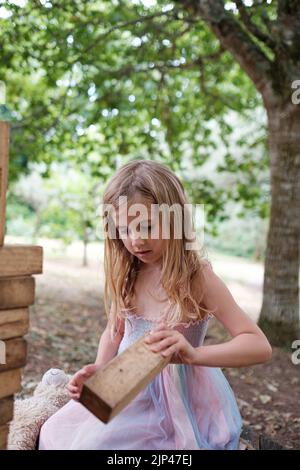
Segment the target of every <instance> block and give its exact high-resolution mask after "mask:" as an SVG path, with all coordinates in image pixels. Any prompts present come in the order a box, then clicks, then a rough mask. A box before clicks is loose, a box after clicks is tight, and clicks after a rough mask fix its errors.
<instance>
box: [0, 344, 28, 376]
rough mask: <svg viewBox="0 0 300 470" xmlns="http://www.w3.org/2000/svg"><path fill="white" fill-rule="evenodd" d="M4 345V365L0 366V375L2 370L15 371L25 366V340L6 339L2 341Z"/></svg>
mask: <svg viewBox="0 0 300 470" xmlns="http://www.w3.org/2000/svg"><path fill="white" fill-rule="evenodd" d="M4 343H5V350H6V351H5V352H6V357H5V359H6V363H5V364H1V365H0V373H1V372H2V371H4V370H10V369H16V368H20V367H23V366H25V364H26V358H27V343H26V341H25V339H23V338H15V339H8V340H6V341H4ZM0 380H1V375H0Z"/></svg>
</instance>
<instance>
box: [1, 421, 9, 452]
mask: <svg viewBox="0 0 300 470" xmlns="http://www.w3.org/2000/svg"><path fill="white" fill-rule="evenodd" d="M8 431H9V425H8V424H3V425H2V426H0V450H5V449H6V446H7V436H8Z"/></svg>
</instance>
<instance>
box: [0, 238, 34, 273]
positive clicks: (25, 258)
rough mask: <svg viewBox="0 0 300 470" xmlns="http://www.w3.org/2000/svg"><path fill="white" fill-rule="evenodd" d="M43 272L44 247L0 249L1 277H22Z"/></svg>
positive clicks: (12, 246)
mask: <svg viewBox="0 0 300 470" xmlns="http://www.w3.org/2000/svg"><path fill="white" fill-rule="evenodd" d="M42 272H43V247H42V246H33V245H28V246H27V245H5V246H2V247H0V277H12V276H18V277H20V276H25V275H30V274H40V273H42Z"/></svg>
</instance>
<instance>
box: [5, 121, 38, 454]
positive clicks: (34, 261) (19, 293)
mask: <svg viewBox="0 0 300 470" xmlns="http://www.w3.org/2000/svg"><path fill="white" fill-rule="evenodd" d="M8 148H9V124H8V123H7V122H5V121H0V449H2V450H3V449H6V445H7V436H8V430H9V422H10V421H11V420H12V418H13V406H14V393H16V392H18V391H19V390H20V388H21V368H22V367H24V366H25V364H26V356H27V352H26V349H27V348H26V341H25V339H24V338H23V336H24V335H25V334H26V333H27V331H28V327H29V306H30V305H32V304H33V303H34V296H35V279H34V278H33V277H32V275H33V274H39V273H41V272H42V263H43V251H42V247H40V246H24V245H5V244H4V233H5V207H6V190H7V175H8Z"/></svg>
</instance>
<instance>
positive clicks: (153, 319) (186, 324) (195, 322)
mask: <svg viewBox="0 0 300 470" xmlns="http://www.w3.org/2000/svg"><path fill="white" fill-rule="evenodd" d="M122 312H124V313H122V315H123V316H124V317H125V318H129V319H132V318H135V319H137V320H143V321H149V322H154V323H162V322H163V321H164V320H165V321H166V319H164V318H163V317H161V318H157V317H147V318H146V317H143V316H141V315H138V314H136V313H131V312H130V311H129V310H128V309H122ZM210 318H213V314H212V313H210V312H209V313H207V314H206V315H205V317H204V318H200V319H198V320H190V321H188V322H176V323H175V322H169V324H170V325H174V326H175V325H176V326H177V325H183V326H184V328H188V327H189V326H191V325H198V324H199V323H202V322H204V321H208V320H209V319H210ZM166 323H167V324H168V321H166Z"/></svg>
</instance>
